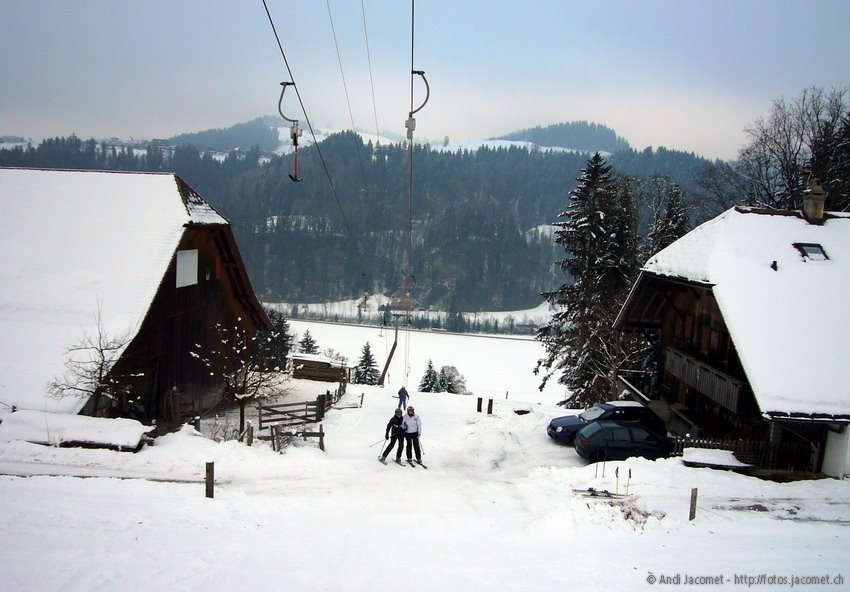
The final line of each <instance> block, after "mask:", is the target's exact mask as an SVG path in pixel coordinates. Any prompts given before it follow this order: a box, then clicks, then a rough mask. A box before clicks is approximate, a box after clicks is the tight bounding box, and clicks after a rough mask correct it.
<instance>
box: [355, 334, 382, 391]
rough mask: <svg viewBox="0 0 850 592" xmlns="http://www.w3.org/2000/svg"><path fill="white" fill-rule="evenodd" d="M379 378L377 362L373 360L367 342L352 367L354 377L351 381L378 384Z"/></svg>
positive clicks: (370, 348)
mask: <svg viewBox="0 0 850 592" xmlns="http://www.w3.org/2000/svg"><path fill="white" fill-rule="evenodd" d="M380 378H381V373H380V372H379V371H378V364H377V362H375V356H373V355H372V347H371V346H370V345H369V342H368V341H367V342H366V345H364V346H363V350H362V353H361V356H360V360H359V361H358V362H357V366H356V367H355V368H354V378H353V379H352V382H354V383H355V384H378V380H379V379H380Z"/></svg>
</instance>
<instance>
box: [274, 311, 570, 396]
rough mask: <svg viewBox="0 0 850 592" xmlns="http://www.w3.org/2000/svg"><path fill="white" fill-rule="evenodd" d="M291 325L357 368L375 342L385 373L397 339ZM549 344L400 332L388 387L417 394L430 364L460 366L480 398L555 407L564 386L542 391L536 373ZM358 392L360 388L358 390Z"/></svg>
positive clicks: (383, 330)
mask: <svg viewBox="0 0 850 592" xmlns="http://www.w3.org/2000/svg"><path fill="white" fill-rule="evenodd" d="M289 325H290V327H291V329H292V331H293V332H295V333H297V334H298V337H299V338H300V337H301V336H303V335H304V332H305V331H310V335H312V336H313V338H314V339H315V340H316V342H317V344H318V346H319V349H320V350H321V351H324V350H325V349H326V348H331V349H334V350H335V351H337V352H339V353H341V354H342V355H344V356H346V357H347V358H348V361H349V364H351V365H354V364H356V363H357V361H358V360H359V359H360V357H361V355H362V350H363V346H364V345H365V344H366V342H367V341H368V342H369V345H370V349H371V350H372V354H373V355H374V356H375V361H376V362H377V364H378V367H379V368H381V369H383V367H384V365H385V364H386V361H387V358H389V354H390V352H391V351H392V348H393V342H394V341H395V339H396V333H395V329H393V328H391V327H374V326H368V325H353V324H352V325H345V324H339V323H323V322H319V321H304V320H299V319H294V320H290V321H289ZM544 355H545V351H544V349H543V345H542V344H541V343H540V342H539V341H535V340H534V338H533V337H531V336H505V335H500V336H492V335H490V336H485V335H477V334H472V333H448V332H445V331H415V330H411V331H406V330H403V329H400V330H399V331H398V344H397V346H396V350H395V352H394V354H393V357H392V362H391V364H390V367H389V371H388V373H387V378H386V382H387V385H388V386H389V387H390V389H391V390H392V391H393V392H397V391H398V389H399V388H401V386H402V385H405V386H407V387H408V390H411V389H412V390H415V389H416V388H417V387H418V386H419V382H420V381H421V380H422V375H423V374H424V373H425V367H426V366H427V364H428V360H432V361H433V363H434V367H435V368H436V369H437V370H438V371H439V369H440V368H441V367H442V366H454V367H455V368H457V369H458V372H460V374H461V375H462V376H463V377H464V378H465V379H466V387H467V389H468V390H469V391H471V392H472V393H473V394H475V395H477V396H479V397H487V398H493V399H501V400H508V401H510V402H523V403H531V404H541V403H542V404H548V405H555V404H556V403H558V402H559V401H563V400H564V399H565V398H566V397H567V391H566V388H565V387H564V386H561V385H559V384H557V380H556V379H555V378H553V379H552V380H550V381H549V382H548V383H547V385H546V388H544V389H543V391H540V390H539V386H540V383H541V381H542V377H541V376H536V375H535V374H534V367H535V365H536V364H537V360H538V359H540V358H542V357H543V356H544ZM352 388H354V386H353V387H352Z"/></svg>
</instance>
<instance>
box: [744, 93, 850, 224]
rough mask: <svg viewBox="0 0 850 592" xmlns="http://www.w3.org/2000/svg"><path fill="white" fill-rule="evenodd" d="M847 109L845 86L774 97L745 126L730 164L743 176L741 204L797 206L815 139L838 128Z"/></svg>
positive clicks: (813, 152)
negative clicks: (760, 114) (791, 98)
mask: <svg viewBox="0 0 850 592" xmlns="http://www.w3.org/2000/svg"><path fill="white" fill-rule="evenodd" d="M847 110H848V107H847V89H834V90H832V91H830V92H829V93H827V92H825V91H824V90H823V89H820V88H816V87H812V88H808V89H806V90H805V91H803V94H802V96H800V98H798V99H796V100H795V101H793V102H790V103H789V102H787V101H786V100H785V99H777V100H776V101H774V102H773V106H772V108H771V112H770V115H769V116H768V117H767V118H766V119H764V118H759V119H757V120H756V121H755V122H754V123H753V124H752V125H751V126H749V127H747V128H745V129H744V132H745V134H746V136H747V139H748V141H747V143H746V144H745V145H744V146H743V147H742V148H741V149H740V151H739V152H738V161H737V162H736V163H735V165H734V169H735V172H736V173H737V174H739V175H740V176H742V177H743V178H744V179H745V187H746V189H745V191H746V200H747V205H752V206H760V207H767V208H777V209H800V208H801V207H802V203H803V191H804V190H805V188H806V186H807V181H808V177H809V176H810V175H811V174H812V161H813V157H816V156H817V144H818V140H819V139H820V138H822V137H823V135H824V132H825V130H830V129H838V128H839V127H840V125H841V121H842V117H844V116H845V114H846V113H847ZM821 156H822V159H823V158H824V157H823V155H821ZM815 160H817V158H815ZM827 160H828V158H827ZM821 180H822V181H824V180H825V181H826V182H827V184H828V183H829V179H821Z"/></svg>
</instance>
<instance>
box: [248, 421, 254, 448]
mask: <svg viewBox="0 0 850 592" xmlns="http://www.w3.org/2000/svg"><path fill="white" fill-rule="evenodd" d="M253 443H254V424H252V423H251V420H250V419H249V420H248V446H250V445H251V444H253Z"/></svg>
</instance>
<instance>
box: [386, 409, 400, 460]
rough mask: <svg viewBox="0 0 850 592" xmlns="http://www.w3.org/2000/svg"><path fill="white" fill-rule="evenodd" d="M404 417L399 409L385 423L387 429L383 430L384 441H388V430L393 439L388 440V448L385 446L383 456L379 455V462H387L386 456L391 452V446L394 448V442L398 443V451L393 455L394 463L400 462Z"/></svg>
mask: <svg viewBox="0 0 850 592" xmlns="http://www.w3.org/2000/svg"><path fill="white" fill-rule="evenodd" d="M403 425H404V417H402V413H401V409H396V410H395V415H393V416H392V417H391V418H390V421H389V422H387V429H386V430H384V440H389V439H390V430H392V433H393V439H392V440H390V444H389V446H387V448H386V450H384V452H383V454H381V462H384V461H385V460H387V455H389V453H390V452H392V450H393V446H395V444H396V442H398V450H397V451H396V453H395V460H396V462H401V453H402V452H403V451H404V436H405V433H404V428H403V427H402V426H403Z"/></svg>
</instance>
